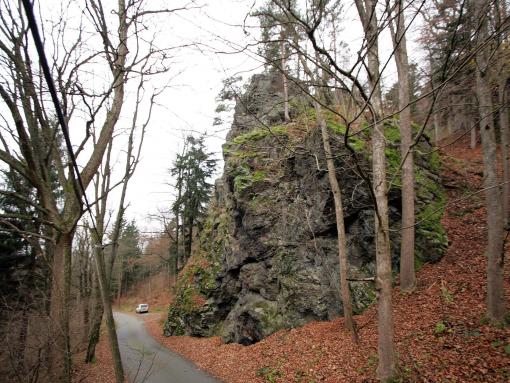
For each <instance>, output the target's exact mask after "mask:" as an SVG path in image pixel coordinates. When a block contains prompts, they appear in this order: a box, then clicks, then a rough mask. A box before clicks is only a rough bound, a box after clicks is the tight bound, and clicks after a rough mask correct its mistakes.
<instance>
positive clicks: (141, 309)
mask: <svg viewBox="0 0 510 383" xmlns="http://www.w3.org/2000/svg"><path fill="white" fill-rule="evenodd" d="M135 311H136V312H137V313H138V314H141V313H148V312H149V305H148V304H147V303H140V304H139V305H138V306H136V310H135Z"/></svg>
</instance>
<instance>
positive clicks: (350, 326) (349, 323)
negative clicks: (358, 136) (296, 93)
mask: <svg viewBox="0 0 510 383" xmlns="http://www.w3.org/2000/svg"><path fill="white" fill-rule="evenodd" d="M315 110H316V114H317V118H318V119H319V126H320V128H321V134H322V144H323V146H324V154H325V156H326V164H327V167H328V179H329V184H330V186H331V191H332V192H333V199H334V202H335V218H336V228H337V232H338V259H339V266H340V295H341V297H342V305H343V311H344V318H345V327H346V328H347V330H348V331H350V332H351V334H352V337H353V340H354V342H356V343H358V342H359V337H358V332H357V329H356V322H355V321H354V318H353V314H352V301H351V292H350V290H349V281H348V280H347V279H348V271H349V261H348V255H347V239H346V236H345V225H344V210H343V206H342V193H341V189H340V185H339V182H338V178H337V176H336V168H335V163H334V161H333V153H332V151H331V145H330V141H329V133H328V127H327V124H326V120H325V119H324V116H323V115H322V112H321V107H320V105H319V103H317V102H315Z"/></svg>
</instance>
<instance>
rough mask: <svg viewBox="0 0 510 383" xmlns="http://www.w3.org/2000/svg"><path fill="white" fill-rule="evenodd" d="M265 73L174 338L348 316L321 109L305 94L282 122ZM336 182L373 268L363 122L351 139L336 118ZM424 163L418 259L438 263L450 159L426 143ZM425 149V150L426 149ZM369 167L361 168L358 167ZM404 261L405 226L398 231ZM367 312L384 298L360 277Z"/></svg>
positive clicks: (189, 269) (394, 142)
mask: <svg viewBox="0 0 510 383" xmlns="http://www.w3.org/2000/svg"><path fill="white" fill-rule="evenodd" d="M280 77H281V76H270V75H257V76H254V78H253V80H252V82H251V84H250V86H249V87H248V89H247V91H246V92H245V94H244V95H243V97H242V98H241V99H240V100H239V101H238V103H237V106H236V110H235V115H234V123H233V125H232V129H231V131H230V132H229V134H228V136H227V142H226V143H225V145H224V147H223V148H224V158H225V170H224V174H223V176H222V178H221V179H220V180H218V182H217V183H216V193H215V198H214V202H213V206H212V207H211V211H210V213H209V215H208V218H207V221H206V222H205V225H204V228H203V231H202V237H201V240H200V247H199V250H198V251H197V252H196V253H195V254H194V255H193V257H192V258H191V260H190V262H189V264H188V265H187V266H186V268H185V270H184V271H183V272H182V274H181V276H180V279H179V282H178V286H177V293H176V299H175V302H174V304H172V306H171V307H170V310H169V315H168V319H167V321H166V324H165V333H166V335H184V334H187V335H198V336H211V335H221V336H222V337H223V339H225V340H226V341H228V342H238V343H242V344H252V343H254V342H257V341H259V340H261V339H263V338H265V337H267V336H268V335H270V334H272V333H274V332H276V331H278V330H280V329H283V328H293V327H296V326H301V325H303V324H305V323H308V322H310V321H313V320H330V319H333V318H336V317H337V316H338V315H340V314H341V313H342V305H341V300H340V297H339V287H338V286H339V275H338V251H337V233H336V223H335V213H334V204H333V198H332V193H331V191H330V187H329V182H328V177H327V172H326V170H325V169H326V165H325V158H324V151H323V149H322V141H321V135H320V132H319V131H318V129H317V121H316V116H315V111H314V110H313V108H311V107H310V105H309V104H308V102H307V101H306V98H304V97H300V96H299V95H296V96H295V97H294V98H293V103H292V109H291V111H292V115H293V119H292V122H290V123H286V124H283V123H282V121H281V117H282V113H281V112H282V111H281V110H280V109H282V105H281V103H279V102H278V100H281V95H279V94H278V90H279V89H281V87H279V86H278V83H277V81H278V79H280ZM327 119H328V127H329V129H330V131H331V135H332V138H333V140H332V141H333V142H332V146H333V151H334V153H335V156H336V157H335V163H336V168H337V178H338V179H339V180H340V182H341V185H342V193H343V199H344V215H345V226H346V232H347V246H348V253H349V264H350V270H349V275H350V277H351V278H354V279H356V278H359V279H363V278H366V277H371V276H373V275H374V269H375V259H374V254H375V248H374V237H373V233H374V215H375V214H374V210H373V203H372V201H371V198H370V192H369V188H368V185H367V183H366V182H364V180H363V177H362V175H361V173H364V175H365V178H368V177H370V140H369V136H368V134H367V132H365V131H363V126H356V127H353V129H355V131H357V135H356V136H352V137H351V138H350V139H349V141H350V144H351V146H352V147H353V148H354V150H355V153H354V154H353V153H351V152H350V151H349V150H347V148H346V147H345V146H344V144H343V138H342V137H343V134H344V132H345V127H343V126H342V125H341V124H340V121H339V120H338V118H337V117H336V116H334V115H333V114H332V113H331V114H329V113H328V116H327ZM385 134H386V137H387V141H388V148H387V153H386V154H387V157H388V167H389V171H388V179H389V180H393V181H394V184H393V186H392V189H391V192H390V194H389V207H390V220H391V225H392V228H393V229H398V226H399V224H400V208H401V206H400V205H401V201H400V188H399V182H400V180H399V178H398V177H396V178H395V179H393V174H394V172H395V170H396V168H397V167H398V165H399V162H400V155H399V134H398V129H397V128H396V126H395V123H394V122H392V121H389V122H388V123H387V124H386V126H385ZM421 145H422V146H421V147H420V148H419V149H420V151H421V153H422V154H417V155H416V163H417V176H416V179H417V211H418V219H422V218H427V220H426V221H424V222H423V223H422V225H420V226H419V228H418V230H417V264H418V265H420V264H422V263H424V262H431V261H436V260H438V259H439V258H440V257H441V256H442V254H443V253H444V251H445V248H446V244H447V239H446V235H445V232H444V229H443V228H442V226H441V225H440V218H441V216H442V212H443V209H442V208H443V205H444V202H445V193H444V190H443V188H442V187H441V185H440V183H439V182H438V181H439V178H438V173H437V172H438V167H439V159H438V157H437V154H426V153H425V152H428V151H430V146H428V144H427V143H423V144H421ZM423 153H425V154H423ZM356 164H358V166H356ZM391 239H392V244H393V253H392V255H393V259H394V266H395V268H397V265H398V257H399V243H400V238H399V233H398V230H394V231H392V233H391ZM351 289H352V293H353V299H354V307H355V310H356V312H358V313H359V312H362V311H363V309H364V308H365V307H367V306H368V305H369V304H370V303H371V302H372V301H373V299H374V298H375V293H374V289H373V284H372V283H370V282H369V283H367V282H365V281H363V282H352V283H351Z"/></svg>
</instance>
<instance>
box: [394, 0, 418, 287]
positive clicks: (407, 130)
mask: <svg viewBox="0 0 510 383" xmlns="http://www.w3.org/2000/svg"><path fill="white" fill-rule="evenodd" d="M395 12H396V14H397V18H396V24H397V25H396V28H391V30H392V31H391V32H392V33H391V34H392V37H393V46H394V48H395V62H396V65H397V72H398V103H399V110H400V137H401V140H400V152H401V155H402V160H403V161H404V162H403V164H402V241H401V245H400V289H401V290H402V291H412V290H413V289H414V287H415V285H416V273H415V271H414V234H415V232H414V223H415V216H414V194H415V193H414V158H413V152H412V150H411V143H412V140H413V133H412V129H411V108H410V107H409V101H410V95H409V60H408V57H407V42H406V36H405V17H404V8H403V4H402V0H396V7H395Z"/></svg>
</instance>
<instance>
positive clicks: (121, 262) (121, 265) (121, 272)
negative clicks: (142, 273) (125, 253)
mask: <svg viewBox="0 0 510 383" xmlns="http://www.w3.org/2000/svg"><path fill="white" fill-rule="evenodd" d="M123 280H124V259H123V257H122V255H120V256H119V287H118V290H117V303H118V304H119V305H120V298H121V296H122V283H123V282H124V281H123Z"/></svg>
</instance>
